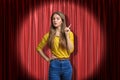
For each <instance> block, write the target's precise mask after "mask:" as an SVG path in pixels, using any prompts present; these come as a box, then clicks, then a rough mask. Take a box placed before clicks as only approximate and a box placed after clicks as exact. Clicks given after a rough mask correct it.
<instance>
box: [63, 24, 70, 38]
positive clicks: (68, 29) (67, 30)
mask: <svg viewBox="0 0 120 80" xmlns="http://www.w3.org/2000/svg"><path fill="white" fill-rule="evenodd" d="M70 27H71V24H70V25H69V26H68V27H66V28H65V29H64V30H65V35H66V36H68V33H69V32H70Z"/></svg>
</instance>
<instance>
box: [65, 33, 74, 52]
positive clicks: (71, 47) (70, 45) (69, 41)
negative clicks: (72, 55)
mask: <svg viewBox="0 0 120 80" xmlns="http://www.w3.org/2000/svg"><path fill="white" fill-rule="evenodd" d="M66 40H67V48H68V51H71V50H72V49H73V44H72V42H71V40H70V36H69V35H66Z"/></svg>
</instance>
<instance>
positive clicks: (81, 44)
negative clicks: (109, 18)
mask: <svg viewBox="0 0 120 80" xmlns="http://www.w3.org/2000/svg"><path fill="white" fill-rule="evenodd" d="M101 4H102V5H103V6H100V5H101ZM110 4H111V2H110V3H109V4H108V5H110ZM2 5H3V6H4V9H3V14H5V15H6V16H5V17H4V19H5V20H7V17H9V18H8V20H7V21H8V24H5V23H4V25H5V26H8V27H7V28H8V30H6V29H4V28H3V30H5V32H8V38H5V39H8V40H9V42H7V40H6V42H4V43H5V45H4V50H3V51H4V52H6V53H7V52H8V56H7V57H6V54H3V59H2V60H3V62H4V64H3V66H4V68H3V71H4V72H3V75H4V76H3V79H10V80H14V79H15V80H17V79H21V80H22V79H30V80H33V79H34V80H48V68H49V63H48V62H46V61H45V60H44V59H43V58H42V57H41V56H40V55H39V54H38V52H37V51H36V47H37V45H38V43H39V42H40V41H41V39H42V37H43V35H44V34H45V33H46V32H48V31H49V28H50V17H51V14H52V13H53V12H55V11H61V12H63V13H64V14H65V16H66V21H67V26H69V24H71V25H72V26H71V31H73V33H74V39H75V50H74V52H73V53H72V55H71V63H72V66H73V76H72V79H73V80H81V79H106V76H107V73H108V72H106V67H105V68H104V69H102V71H103V72H104V74H103V75H102V76H103V77H102V78H101V77H100V76H101V74H100V75H99V73H100V72H101V71H100V70H101V66H103V65H104V66H106V63H105V60H106V44H107V43H106V40H107V38H106V25H107V22H106V15H107V14H106V11H105V10H106V8H105V2H104V0H97V1H96V0H92V1H89V0H85V1H83V0H41V1H38V0H21V1H14V0H9V1H3V4H2ZM6 9H7V10H6ZM101 16H102V17H101ZM11 19H12V20H11ZM5 34H7V33H5ZM7 44H8V45H9V46H7ZM6 48H8V51H6ZM44 51H45V53H46V54H47V55H48V56H50V51H49V49H48V48H45V49H44ZM104 70H105V71H104ZM101 73H102V72H101ZM96 76H97V78H96Z"/></svg>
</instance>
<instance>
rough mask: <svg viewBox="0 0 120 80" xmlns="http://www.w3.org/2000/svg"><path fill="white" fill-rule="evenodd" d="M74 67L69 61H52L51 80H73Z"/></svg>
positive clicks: (50, 67) (50, 68)
mask: <svg viewBox="0 0 120 80" xmlns="http://www.w3.org/2000/svg"><path fill="white" fill-rule="evenodd" d="M71 79H72V66H71V63H70V61H69V60H57V59H55V60H51V61H50V66H49V80H71Z"/></svg>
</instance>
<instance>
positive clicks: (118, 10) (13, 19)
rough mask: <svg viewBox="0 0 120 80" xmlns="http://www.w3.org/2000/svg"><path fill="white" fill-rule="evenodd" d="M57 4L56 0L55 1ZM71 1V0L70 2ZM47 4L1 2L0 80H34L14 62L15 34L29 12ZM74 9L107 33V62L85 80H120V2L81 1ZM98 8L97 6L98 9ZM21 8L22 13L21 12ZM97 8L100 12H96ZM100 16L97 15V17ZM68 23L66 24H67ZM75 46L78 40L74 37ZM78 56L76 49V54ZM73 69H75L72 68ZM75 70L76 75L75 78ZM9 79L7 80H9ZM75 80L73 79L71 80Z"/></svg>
mask: <svg viewBox="0 0 120 80" xmlns="http://www.w3.org/2000/svg"><path fill="white" fill-rule="evenodd" d="M56 1H57V0H56ZM71 1H73V0H71ZM49 2H50V1H49V0H46V1H45V0H44V1H42V0H18V1H17V0H11V1H9V0H1V1H0V37H1V39H0V41H1V46H0V50H1V51H0V52H1V53H2V54H0V59H1V61H2V62H0V63H1V67H2V69H1V71H2V72H1V74H2V76H1V80H36V78H34V77H32V76H31V75H30V74H29V73H28V72H27V71H26V70H25V69H24V68H23V67H22V66H21V63H20V61H19V60H18V59H16V56H17V55H16V53H18V51H17V49H16V33H17V30H19V28H20V27H18V25H20V23H21V22H22V21H23V20H24V17H25V16H26V15H27V14H29V13H28V12H29V10H34V8H35V7H37V6H39V7H40V6H43V5H44V3H46V4H47V3H49ZM73 2H74V3H76V4H77V5H82V6H84V7H87V8H88V9H89V10H90V11H91V12H93V13H94V14H95V16H96V18H98V20H100V22H101V25H103V27H102V28H103V29H104V30H105V31H106V34H107V36H106V38H107V41H106V42H107V44H106V47H107V48H106V60H105V61H104V62H103V63H102V64H101V67H100V69H99V71H100V72H98V73H96V74H95V75H93V76H91V77H89V78H88V79H87V80H120V77H119V74H120V69H119V68H120V63H119V61H120V54H119V53H120V36H119V34H120V22H119V21H120V1H119V0H80V2H79V3H78V2H77V1H76V0H74V1H73ZM98 4H99V5H98ZM23 7H24V9H23ZM99 8H100V12H99V11H98V9H99ZM99 13H100V14H99ZM68 23H69V22H68ZM75 44H77V36H75ZM76 53H77V48H76V50H75V54H76ZM73 68H74V66H73ZM76 71H77V70H76V69H75V74H76ZM8 78H9V79H8ZM74 79H75V80H76V78H74Z"/></svg>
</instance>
